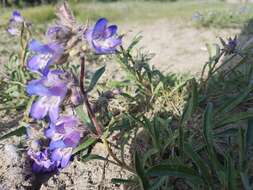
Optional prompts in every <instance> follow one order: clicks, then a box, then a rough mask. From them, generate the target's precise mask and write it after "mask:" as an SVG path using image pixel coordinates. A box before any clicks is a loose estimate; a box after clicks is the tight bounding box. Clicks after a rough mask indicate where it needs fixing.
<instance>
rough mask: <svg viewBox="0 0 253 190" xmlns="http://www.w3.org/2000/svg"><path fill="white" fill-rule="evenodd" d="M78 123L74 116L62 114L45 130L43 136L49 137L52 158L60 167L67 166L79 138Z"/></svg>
mask: <svg viewBox="0 0 253 190" xmlns="http://www.w3.org/2000/svg"><path fill="white" fill-rule="evenodd" d="M78 124H79V121H78V120H77V119H76V118H75V117H74V116H63V117H60V118H59V119H58V120H57V122H56V123H51V124H50V126H49V128H48V129H47V130H46V131H45V136H46V137H47V138H49V139H51V142H50V144H49V149H50V150H51V151H52V160H53V161H55V162H57V166H59V167H61V168H64V167H66V166H67V164H68V162H69V160H70V157H71V153H72V150H73V148H75V147H76V146H77V145H78V143H79V141H80V139H81V132H80V131H79V130H78V128H77V127H78Z"/></svg>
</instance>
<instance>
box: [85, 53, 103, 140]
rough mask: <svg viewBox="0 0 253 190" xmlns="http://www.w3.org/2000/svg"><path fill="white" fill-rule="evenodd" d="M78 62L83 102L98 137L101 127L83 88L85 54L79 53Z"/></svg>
mask: <svg viewBox="0 0 253 190" xmlns="http://www.w3.org/2000/svg"><path fill="white" fill-rule="evenodd" d="M80 62H81V71H80V89H81V92H82V94H83V98H84V104H85V107H86V109H87V112H88V115H89V117H90V119H91V121H92V123H93V125H94V126H95V128H96V132H97V135H98V136H99V137H100V136H101V135H102V127H101V125H100V124H99V123H98V122H97V119H96V116H95V114H94V112H93V111H92V109H91V105H90V102H89V99H88V95H87V92H86V91H85V89H84V81H85V55H84V54H83V53H81V55H80Z"/></svg>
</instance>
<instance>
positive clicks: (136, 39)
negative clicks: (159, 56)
mask: <svg viewBox="0 0 253 190" xmlns="http://www.w3.org/2000/svg"><path fill="white" fill-rule="evenodd" d="M142 38H143V37H142V36H141V35H139V34H138V35H136V36H135V37H134V39H133V40H132V42H131V44H130V45H129V46H128V47H127V52H128V53H130V52H131V50H132V49H133V48H134V46H136V45H137V44H138V43H139V42H140V40H141V39H142Z"/></svg>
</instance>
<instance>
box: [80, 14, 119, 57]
mask: <svg viewBox="0 0 253 190" xmlns="http://www.w3.org/2000/svg"><path fill="white" fill-rule="evenodd" d="M107 23H108V21H107V20H106V19H105V18H101V19H99V20H98V21H97V23H96V24H95V26H94V27H93V28H90V29H88V30H87V31H86V32H85V34H84V36H85V38H86V40H87V41H88V43H89V45H90V46H91V47H92V48H93V49H94V50H95V52H96V53H98V54H108V53H115V51H116V48H117V46H119V45H121V43H122V39H121V37H119V36H117V34H116V32H117V26H116V25H111V26H108V27H107Z"/></svg>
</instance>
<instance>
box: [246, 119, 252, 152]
mask: <svg viewBox="0 0 253 190" xmlns="http://www.w3.org/2000/svg"><path fill="white" fill-rule="evenodd" d="M252 145H253V118H251V119H249V120H248V127H247V131H246V149H247V150H248V149H249V147H250V146H252Z"/></svg>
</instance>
